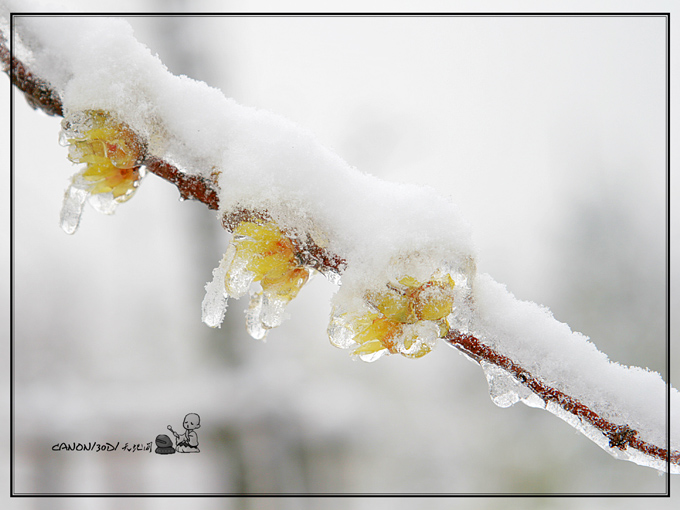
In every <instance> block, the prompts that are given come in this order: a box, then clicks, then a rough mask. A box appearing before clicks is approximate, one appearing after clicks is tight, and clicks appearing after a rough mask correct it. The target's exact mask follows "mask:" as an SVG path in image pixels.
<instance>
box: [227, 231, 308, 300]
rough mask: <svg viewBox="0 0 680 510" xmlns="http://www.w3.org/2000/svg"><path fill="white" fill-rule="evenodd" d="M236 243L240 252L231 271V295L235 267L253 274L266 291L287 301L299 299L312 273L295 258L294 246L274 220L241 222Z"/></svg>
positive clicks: (235, 233) (235, 232) (236, 235)
mask: <svg viewBox="0 0 680 510" xmlns="http://www.w3.org/2000/svg"><path fill="white" fill-rule="evenodd" d="M232 244H233V245H234V247H235V250H236V253H235V255H234V258H233V260H232V263H231V267H230V268H229V269H227V273H228V274H227V281H226V286H227V292H229V288H230V283H229V280H230V277H231V276H233V275H232V274H231V273H232V272H233V270H234V268H241V267H243V268H245V269H246V270H247V271H250V272H251V273H252V275H253V281H255V282H260V284H261V285H262V290H263V291H264V292H266V293H269V294H271V295H273V296H276V297H277V298H278V299H281V300H284V301H286V302H288V301H290V300H292V299H293V298H294V297H295V296H297V294H298V292H299V291H300V289H301V288H302V286H303V285H304V284H305V283H306V282H307V280H308V279H309V270H308V269H306V268H304V267H303V266H301V265H300V264H299V263H298V261H297V259H296V257H295V250H294V247H293V243H292V242H291V240H290V239H288V238H287V237H285V236H284V234H283V232H281V229H279V227H278V226H277V225H276V224H275V223H274V222H273V221H269V222H263V223H262V224H260V223H255V222H252V221H244V222H241V223H240V224H239V225H238V226H237V227H236V229H235V230H234V239H233V241H232ZM230 294H231V293H230ZM234 297H237V296H234Z"/></svg>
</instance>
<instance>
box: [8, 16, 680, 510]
mask: <svg viewBox="0 0 680 510" xmlns="http://www.w3.org/2000/svg"><path fill="white" fill-rule="evenodd" d="M74 5H76V6H77V5H80V4H79V3H74ZM161 6H163V7H161ZM135 7H136V8H138V9H144V8H146V10H148V11H153V10H156V9H161V8H164V9H171V8H178V9H182V8H185V4H184V3H182V2H174V3H168V2H137V3H135ZM129 21H130V23H131V24H132V26H133V28H134V30H135V34H136V36H137V38H138V39H139V40H140V41H141V42H143V43H144V44H146V45H147V46H148V47H149V48H150V49H151V50H152V52H154V53H158V55H159V56H160V58H161V60H162V61H163V62H164V63H165V64H166V65H167V67H168V68H169V70H170V71H171V72H172V73H174V74H186V75H188V76H191V77H193V78H196V79H199V80H203V81H206V82H207V83H208V84H209V85H211V86H214V87H217V88H220V89H221V90H222V91H224V93H225V94H226V95H227V96H229V97H233V98H235V99H236V100H237V101H238V102H240V103H242V104H245V105H249V106H255V107H258V108H264V109H268V110H271V111H273V112H275V113H278V114H281V115H283V116H285V117H287V118H289V119H291V120H293V121H295V122H297V123H299V124H300V125H302V126H305V127H307V128H308V129H310V130H311V131H312V132H314V133H316V135H317V136H318V138H319V139H320V141H321V142H322V143H323V144H325V145H327V146H328V147H330V148H332V149H333V150H334V151H336V152H337V153H338V154H339V155H340V156H342V157H343V158H344V159H345V160H347V161H348V162H349V163H350V164H352V165H354V166H356V167H357V168H359V169H360V170H362V171H364V172H368V173H371V174H374V175H376V176H379V177H381V178H383V179H387V180H393V181H401V182H411V183H414V184H427V185H430V186H433V187H435V188H437V190H438V191H439V192H440V193H442V194H444V195H447V196H450V197H451V198H452V200H454V201H455V202H457V203H458V204H460V206H461V207H462V209H463V210H464V211H465V215H466V217H467V219H468V221H469V222H470V223H471V224H472V226H473V232H474V234H475V241H476V243H477V246H478V252H479V258H478V269H479V271H481V272H487V273H489V274H491V275H492V276H493V277H494V278H495V279H496V280H497V281H499V282H502V283H505V284H506V285H507V286H508V289H509V290H510V291H511V292H513V293H514V294H515V295H516V296H517V297H518V298H520V299H525V300H531V301H535V302H537V303H540V304H543V305H545V306H548V307H549V308H550V309H551V310H552V311H553V313H554V315H555V317H556V318H557V319H558V320H560V321H563V322H566V323H568V324H569V325H570V326H571V328H572V329H574V330H576V331H581V332H583V333H584V334H586V335H588V336H590V337H591V338H592V340H593V342H594V343H595V344H596V345H597V346H598V348H599V349H600V350H602V351H604V352H605V353H607V354H608V355H609V357H610V359H612V360H613V361H617V362H619V363H622V364H626V365H636V366H641V367H649V368H650V369H651V370H655V371H658V372H660V373H661V374H662V375H663V377H664V378H665V379H666V380H668V373H667V360H668V355H669V353H668V348H667V347H668V334H669V333H668V321H669V316H668V310H669V308H668V301H667V290H668V274H667V261H668V253H667V250H668V246H667V243H666V232H667V230H666V229H667V228H668V221H667V219H668V208H667V203H666V197H667V192H668V189H669V188H668V185H669V184H668V175H667V170H666V142H667V133H666V121H667V117H666V114H667V112H666V101H665V98H666V68H665V62H666V36H667V34H666V31H665V19H664V18H662V17H521V16H520V17H479V16H472V17H462V16H458V17H431V16H423V17H318V16H316V17H297V16H293V17H274V16H270V17H252V16H243V17H241V16H239V17H163V16H141V17H133V18H130V19H129ZM112 79H115V76H112ZM8 91H9V80H7V79H2V80H0V93H2V94H8ZM5 97H7V95H6V96H5ZM13 107H14V126H13V134H14V173H13V176H14V181H13V193H14V195H13V198H14V208H13V218H12V219H13V227H14V230H13V241H14V243H13V254H14V271H13V278H14V295H13V296H12V297H13V300H12V303H13V314H14V315H13V357H12V358H11V360H12V361H13V379H12V381H13V390H14V408H13V421H12V424H13V426H14V437H13V439H14V441H13V443H12V444H11V445H10V444H6V445H4V446H3V447H2V448H3V449H5V450H6V451H8V449H9V447H10V446H13V448H14V466H13V467H14V470H13V474H14V490H15V491H16V492H18V493H30V494H36V493H41V494H92V493H98V494H120V493H126V494H175V493H177V494H228V493H232V494H233V493H248V494H278V493H292V494H303V493H317V494H318V493H333V494H345V493H375V494H394V493H398V494H411V493H421V494H422V493H426V494H466V495H472V494H506V495H511V494H524V493H538V494H545V495H551V494H572V493H579V494H596V495H602V494H604V495H606V494H617V493H624V494H660V493H663V492H665V490H666V488H667V484H668V479H667V477H666V476H665V475H659V474H658V473H657V472H656V471H654V470H652V469H649V468H643V467H639V466H636V465H634V464H632V463H627V462H622V461H617V460H614V459H613V458H612V457H610V456H609V455H608V454H607V453H606V452H604V451H602V450H600V449H599V448H598V447H597V446H596V445H595V444H594V443H591V442H590V441H589V440H587V439H586V438H584V437H583V436H581V435H579V434H578V433H577V432H576V431H575V430H574V429H572V428H571V427H569V426H568V425H566V424H565V423H563V422H561V421H560V420H559V419H557V418H556V417H554V416H552V415H550V414H549V413H547V412H544V411H540V410H536V409H531V408H528V407H526V406H524V405H521V404H518V405H516V406H514V407H511V408H508V409H501V408H498V407H496V406H494V405H493V403H492V402H491V400H490V398H489V396H488V388H487V384H486V381H485V378H484V374H483V373H482V371H481V370H480V369H479V367H478V366H476V365H474V364H473V363H470V362H469V361H467V360H466V359H465V358H464V357H463V356H461V355H460V354H458V352H457V351H455V350H454V349H451V348H449V347H447V346H446V345H444V344H442V345H440V346H439V347H438V348H437V349H436V350H435V351H434V352H433V353H432V354H430V355H428V356H426V357H424V358H422V359H420V360H407V359H403V358H401V357H396V356H391V357H388V358H383V359H381V360H379V361H378V362H376V363H373V364H364V363H362V362H358V361H356V362H355V361H352V360H351V359H350V358H349V357H348V355H347V354H346V352H344V351H340V350H338V349H335V348H333V347H332V346H331V345H330V343H329V342H328V339H327V337H326V333H325V330H326V325H327V320H328V316H329V311H330V309H329V300H330V297H331V296H332V294H333V292H334V291H335V287H334V286H333V285H331V284H330V283H329V282H327V281H325V280H324V279H323V278H322V277H320V276H318V277H317V278H315V279H314V280H313V281H312V282H311V283H310V284H309V285H307V286H306V287H305V289H304V291H303V292H301V294H300V295H299V297H298V298H297V299H296V300H295V301H294V302H293V303H292V304H291V305H290V306H289V309H288V311H289V313H290V316H291V317H290V319H289V320H288V321H287V322H285V323H284V325H282V326H281V327H280V328H278V329H277V330H274V331H272V332H271V333H270V335H269V337H268V340H267V342H266V343H263V342H261V341H256V340H253V339H251V338H250V337H248V336H247V334H246V332H245V327H244V315H243V309H244V307H245V306H246V305H247V303H246V300H244V299H242V300H241V301H231V302H230V307H229V310H228V313H227V317H226V320H225V323H224V324H223V326H222V328H221V329H217V330H212V329H210V328H208V327H207V326H205V325H204V324H202V323H201V306H200V305H201V300H202V299H203V293H204V288H203V287H204V285H205V283H206V282H207V281H209V280H210V279H211V277H212V276H211V272H212V269H213V268H214V267H215V266H216V265H217V264H218V262H219V260H220V258H221V256H222V254H223V252H224V250H225V249H226V246H227V244H228V241H229V236H228V234H227V233H226V232H224V231H223V230H222V229H221V228H220V226H219V224H218V222H217V221H216V219H215V216H214V214H213V213H212V212H210V211H208V210H207V208H206V207H205V206H203V205H202V204H200V203H193V202H182V203H180V202H179V201H178V192H177V190H176V189H175V188H174V187H173V186H172V185H170V184H168V183H166V182H164V181H162V180H160V179H158V178H157V177H155V176H154V175H149V176H147V177H146V179H145V180H144V182H143V185H142V186H141V188H140V190H139V191H138V192H137V194H136V196H135V197H134V198H133V199H132V200H131V201H130V202H128V203H126V204H123V205H122V206H120V207H119V209H118V211H117V212H116V214H115V215H114V216H113V217H108V216H103V215H100V214H98V213H97V212H95V211H94V210H93V209H92V208H90V207H89V206H88V207H86V210H85V213H84V216H83V219H82V222H81V225H80V229H79V231H78V232H77V233H76V234H75V235H74V236H68V235H66V234H65V233H63V232H62V231H61V229H60V228H59V225H58V220H59V210H60V207H61V201H62V198H63V191H64V190H65V189H66V187H67V185H68V182H69V178H70V176H71V175H72V174H73V173H74V172H75V171H76V169H75V167H73V166H72V165H71V164H70V163H69V162H68V160H67V159H66V149H65V148H63V147H61V146H59V145H58V143H57V138H58V131H59V119H56V118H49V117H47V116H45V115H44V114H42V113H36V112H34V111H32V110H31V108H30V107H29V106H28V105H27V104H26V102H25V100H24V99H23V97H22V96H21V95H19V94H17V95H16V96H15V102H14V105H13ZM0 108H2V112H3V114H2V115H3V118H5V116H6V115H8V105H7V104H6V103H4V102H3V104H2V105H1V106H0ZM2 129H7V127H6V126H2ZM3 150H5V148H3ZM5 160H7V159H5ZM7 184H8V183H7V182H4V183H3V185H4V186H7ZM347 206H348V207H351V206H352V204H347ZM3 214H5V215H7V210H3ZM413 214H418V211H413ZM674 238H675V237H674ZM5 253H8V252H5ZM673 282H675V279H673ZM673 285H675V283H673ZM671 361H672V363H671V368H672V369H673V368H674V369H675V370H676V371H677V370H678V358H677V355H675V357H674V358H673V359H672V360H671ZM190 412H193V413H198V414H199V415H200V416H201V428H200V429H198V431H197V433H198V437H199V443H200V445H199V447H200V449H201V453H200V454H197V455H171V456H161V455H156V454H154V453H149V452H148V451H147V452H124V451H117V452H104V453H102V452H100V453H93V452H88V453H85V452H82V453H74V452H71V453H67V452H54V451H52V445H54V444H56V443H61V442H67V443H72V442H83V443H87V442H90V441H97V442H100V443H105V442H112V443H114V444H115V443H116V442H120V445H121V447H122V446H123V444H124V443H126V442H127V443H130V444H133V443H144V444H146V443H148V442H153V440H154V439H155V437H156V436H157V435H158V434H164V433H166V434H167V433H168V431H167V429H166V427H167V425H171V426H172V427H173V428H174V429H175V430H177V431H180V432H182V431H183V428H182V421H183V418H184V416H185V415H186V414H187V413H190ZM6 437H7V436H6ZM673 486H674V487H675V488H676V490H680V485H678V482H677V481H675V480H673ZM409 501H410V500H408V499H407V500H395V499H390V500H382V499H370V500H341V501H332V500H323V501H322V504H323V505H324V506H329V507H331V508H332V507H334V506H337V507H345V506H346V505H347V503H350V502H351V503H350V504H351V505H352V507H356V508H363V507H368V506H369V505H370V507H371V508H376V507H381V505H382V506H385V507H390V508H395V507H396V508H400V507H406V506H407V505H410V504H412V503H410V502H409ZM123 502H124V503H125V507H126V508H140V509H141V508H144V509H146V508H175V507H177V508H180V507H183V506H182V505H186V504H187V501H186V500H182V499H173V500H161V499H153V498H148V499H129V500H124V501H121V500H110V499H96V500H89V499H73V500H71V499H35V500H33V499H31V500H24V499H21V500H13V501H12V505H13V508H14V505H16V507H17V508H56V509H59V508H69V509H70V508H79V507H85V508H117V507H118V506H119V505H122V503H123ZM639 502H640V500H635V499H633V500H621V499H593V500H582V502H581V501H580V502H579V504H581V503H582V504H583V506H584V507H585V508H610V507H612V508H613V507H614V505H616V508H627V507H629V506H630V507H634V506H636V505H637V504H639ZM317 503H319V501H317V500H315V499H241V498H235V499H213V498H204V499H200V500H197V501H195V502H192V506H193V507H194V508H237V509H241V508H243V509H248V508H278V507H282V508H287V507H291V508H305V507H310V508H311V507H314V506H315V505H316V504H317ZM669 503H670V501H668V500H655V502H654V504H659V505H660V506H664V505H665V506H668V504H669ZM451 504H453V502H452V501H451V500H439V499H430V500H428V507H433V508H439V507H442V508H444V507H447V508H448V507H449V505H451ZM456 504H460V505H461V506H462V507H463V508H467V507H469V508H487V507H489V508H494V507H495V506H497V505H498V504H500V500H498V499H470V500H460V501H458V502H456ZM503 505H504V506H507V507H510V508H514V507H521V508H533V507H536V508H568V507H569V505H570V500H562V499H542V498H539V499H528V500H522V499H513V500H507V501H503Z"/></svg>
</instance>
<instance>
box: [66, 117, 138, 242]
mask: <svg viewBox="0 0 680 510" xmlns="http://www.w3.org/2000/svg"><path fill="white" fill-rule="evenodd" d="M61 124H62V130H61V133H60V136H59V141H60V143H61V144H62V145H65V146H67V147H68V149H69V152H68V158H69V160H71V161H72V162H73V163H76V164H78V163H84V164H85V167H84V168H82V169H81V170H80V171H79V172H78V173H77V174H76V175H75V176H74V177H73V178H72V179H71V185H70V186H69V189H68V190H67V191H66V194H65V196H64V205H63V207H62V214H61V217H62V222H61V223H62V228H63V229H64V230H65V231H66V232H67V233H69V234H73V233H74V232H75V231H76V229H77V228H78V224H79V222H80V215H81V214H82V212H83V205H84V203H85V201H86V200H87V201H89V202H90V204H91V205H92V206H93V207H94V208H95V209H96V210H98V211H99V212H101V213H104V214H113V212H114V211H115V209H116V206H117V205H118V204H120V203H122V202H125V201H127V200H129V199H130V198H131V197H132V195H133V194H134V193H135V191H136V189H137V187H138V186H139V183H140V181H141V179H142V178H143V177H144V174H145V169H144V168H142V167H141V166H140V164H141V158H142V153H143V143H142V142H141V141H140V140H139V138H138V137H137V135H136V134H135V133H133V132H132V131H131V130H130V129H129V128H128V127H127V125H125V123H123V122H121V121H119V120H117V119H115V118H114V117H112V116H111V115H110V114H109V113H107V112H103V111H100V110H88V111H83V112H74V113H71V114H70V115H67V116H66V117H65V118H64V119H63V121H62V123H61Z"/></svg>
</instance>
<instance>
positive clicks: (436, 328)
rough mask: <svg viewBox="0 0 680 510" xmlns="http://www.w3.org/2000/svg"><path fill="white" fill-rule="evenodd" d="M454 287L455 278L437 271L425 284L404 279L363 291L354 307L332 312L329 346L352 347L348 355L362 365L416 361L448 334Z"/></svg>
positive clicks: (409, 277)
mask: <svg viewBox="0 0 680 510" xmlns="http://www.w3.org/2000/svg"><path fill="white" fill-rule="evenodd" d="M454 289H455V282H454V279H453V278H452V277H451V275H450V274H448V273H442V274H441V275H432V276H431V277H430V280H428V281H426V282H420V281H418V280H417V279H415V278H413V277H412V276H403V277H401V278H399V279H398V280H397V281H394V282H389V283H388V284H387V285H385V287H384V288H382V289H380V290H369V291H366V292H365V294H364V296H363V299H362V301H361V306H360V307H359V309H353V310H350V311H347V310H344V309H339V308H335V309H334V311H333V313H332V316H331V323H330V326H329V328H328V335H329V337H330V340H331V343H332V344H333V345H335V346H336V347H340V348H342V349H352V356H355V357H358V358H359V359H362V360H363V361H375V360H376V359H378V358H380V357H381V356H383V355H384V354H401V355H402V356H406V357H407V358H420V357H421V356H424V355H425V354H427V353H428V352H430V351H431V350H432V349H433V348H434V346H435V344H436V341H437V339H439V338H441V337H443V336H445V335H446V334H447V333H448V332H449V329H450V327H451V325H450V324H449V322H448V319H447V318H448V317H449V316H450V315H451V313H452V311H453V307H454Z"/></svg>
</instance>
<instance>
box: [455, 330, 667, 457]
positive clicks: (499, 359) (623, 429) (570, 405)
mask: <svg viewBox="0 0 680 510" xmlns="http://www.w3.org/2000/svg"><path fill="white" fill-rule="evenodd" d="M444 340H445V341H446V342H447V343H449V344H450V345H452V346H453V347H456V348H457V349H459V350H461V351H463V352H464V353H465V354H467V355H468V356H470V357H471V358H472V359H474V360H475V361H477V362H481V361H485V362H486V363H491V364H493V365H496V366H497V367H499V368H502V369H503V370H505V371H506V372H509V373H511V374H512V375H514V376H515V378H516V379H517V380H518V381H519V382H520V383H522V384H523V385H524V386H526V387H527V388H529V389H530V390H531V391H532V392H533V393H534V394H536V395H538V396H539V397H540V398H541V400H543V402H545V403H546V404H548V403H549V402H553V403H555V404H557V405H559V406H560V407H561V408H562V409H564V410H565V411H567V412H568V413H571V414H573V415H574V416H576V417H577V418H579V419H580V420H583V421H585V422H588V423H589V424H590V425H592V426H593V427H595V428H596V429H598V430H599V431H600V432H602V434H603V435H604V436H605V437H607V438H608V439H609V447H610V448H614V447H616V448H619V449H620V450H625V449H626V448H627V447H628V446H630V447H631V448H635V449H636V450H639V451H641V452H643V453H645V454H647V455H649V456H651V457H656V458H658V459H660V460H663V461H667V459H668V450H667V449H665V448H660V447H658V446H656V445H653V444H651V443H648V442H646V441H642V440H641V439H638V438H637V437H636V436H637V433H638V432H637V430H633V429H631V428H630V427H629V426H628V425H626V424H623V425H615V424H614V423H612V422H610V421H608V420H605V419H604V418H602V417H601V416H600V415H598V414H597V413H596V412H595V411H593V410H592V409H590V408H589V407H587V406H586V405H585V404H583V403H582V402H580V401H578V400H576V399H575V398H573V397H571V396H569V395H567V394H566V393H564V392H562V391H560V390H557V389H555V388H552V387H550V386H548V385H547V384H545V383H544V382H542V381H540V380H539V379H537V378H536V377H535V376H533V375H532V374H531V373H530V372H529V371H528V370H525V369H524V368H522V367H521V366H520V365H519V364H517V363H515V362H514V361H513V360H512V359H510V358H508V357H507V356H504V355H502V354H500V353H498V352H496V351H495V350H494V349H492V348H491V347H489V346H488V345H484V344H483V343H482V342H480V341H479V339H478V338H476V337H475V336H473V335H469V334H466V333H461V332H460V331H453V330H452V331H450V332H449V334H448V335H447V336H446V337H445V338H444ZM671 463H672V464H680V452H678V451H672V452H671Z"/></svg>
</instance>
